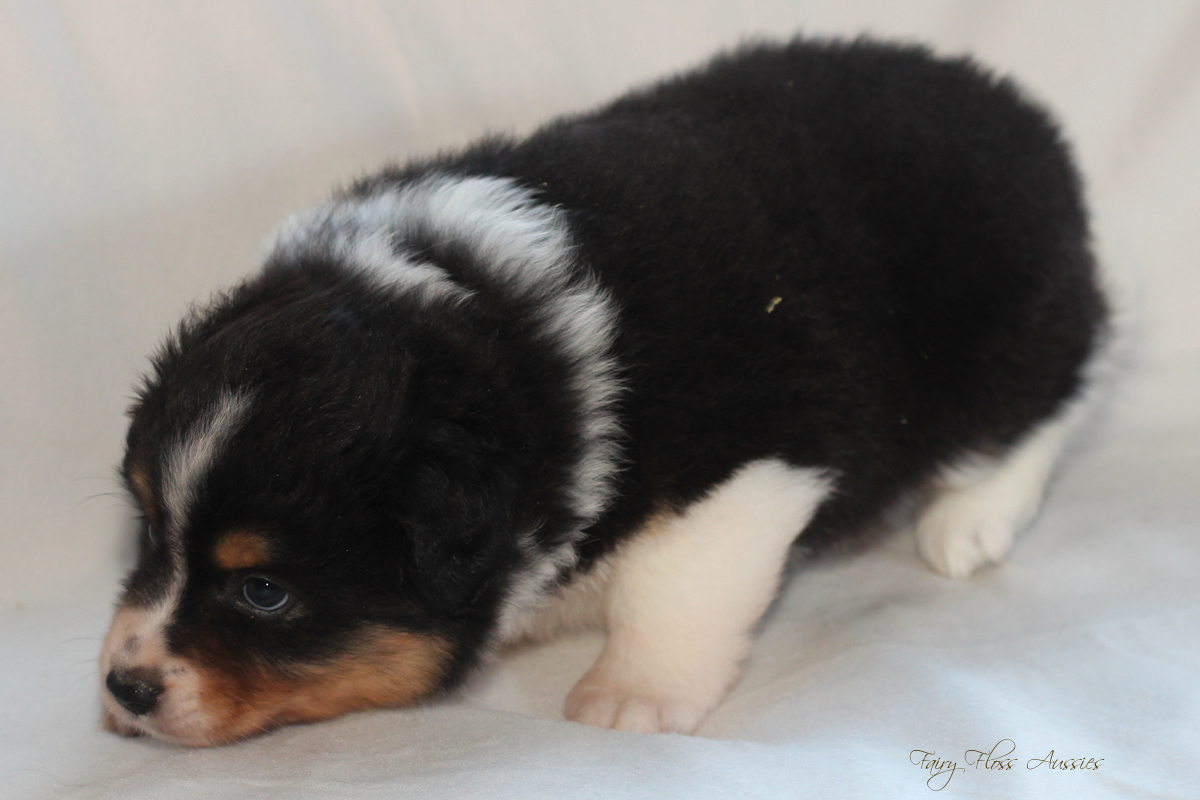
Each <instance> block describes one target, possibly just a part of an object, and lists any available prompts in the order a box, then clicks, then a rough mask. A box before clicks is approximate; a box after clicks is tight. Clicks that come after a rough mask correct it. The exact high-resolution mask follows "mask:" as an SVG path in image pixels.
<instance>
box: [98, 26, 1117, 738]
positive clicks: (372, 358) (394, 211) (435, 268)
mask: <svg viewBox="0 0 1200 800" xmlns="http://www.w3.org/2000/svg"><path fill="white" fill-rule="evenodd" d="M1106 316H1107V312H1106V301H1105V299H1104V296H1103V295H1102V292H1101V291H1100V289H1099V287H1098V281H1097V277H1096V275H1095V269H1094V264H1093V258H1092V256H1091V254H1090V252H1089V234H1088V222H1087V217H1086V213H1085V210H1084V208H1083V206H1082V203H1081V199H1080V183H1079V179H1078V177H1077V175H1076V172H1075V170H1074V168H1073V166H1072V164H1071V161H1070V158H1069V155H1068V152H1067V148H1066V146H1065V145H1064V143H1063V142H1062V140H1061V139H1060V136H1059V134H1058V132H1057V131H1056V129H1055V127H1054V125H1053V124H1052V123H1051V122H1050V121H1049V120H1048V118H1047V116H1046V114H1045V113H1044V112H1043V111H1041V110H1040V109H1039V108H1038V107H1037V106H1036V105H1034V104H1032V103H1031V102H1029V101H1028V100H1027V99H1025V98H1024V97H1023V96H1022V94H1021V93H1020V91H1019V90H1017V89H1016V88H1015V87H1014V86H1013V85H1012V84H1011V83H1009V82H1008V81H1005V80H998V79H996V78H994V77H991V76H990V75H989V74H987V73H986V72H984V71H982V70H981V69H979V68H978V67H976V66H975V65H973V64H972V63H971V62H970V61H967V60H962V59H959V60H940V59H937V58H934V57H932V56H931V55H930V54H929V53H928V52H927V51H925V50H922V49H919V48H915V47H897V46H890V45H883V44H878V43H872V42H869V41H856V42H853V43H836V42H812V41H795V42H792V43H791V44H788V45H784V46H775V45H759V46H752V47H746V48H743V49H741V50H738V51H737V52H735V53H732V54H730V55H725V56H722V57H719V58H717V59H716V60H715V61H713V62H712V63H711V64H709V65H707V66H706V67H704V68H703V69H700V70H699V71H696V72H692V73H689V74H686V75H684V76H682V77H678V78H674V79H671V80H667V81H665V82H663V83H660V84H658V85H656V86H653V87H652V88H649V89H646V90H643V91H638V92H634V93H632V94H630V95H627V96H625V97H623V98H621V99H619V100H617V101H616V102H614V103H612V104H611V105H608V106H606V107H604V108H602V109H601V110H599V111H597V112H595V113H590V114H584V115H582V116H576V117H570V118H566V119H561V120H558V121H555V122H552V123H551V124H549V125H547V126H546V127H544V128H542V129H540V130H539V131H537V132H536V133H534V134H533V135H532V136H530V137H528V138H527V139H524V140H521V141H510V140H508V139H489V140H486V141H484V142H481V143H479V144H478V145H476V146H474V147H471V148H468V149H467V150H465V151H463V152H461V153H458V154H455V155H448V156H442V157H438V158H435V159H433V160H430V161H427V162H423V163H416V164H412V165H409V166H407V167H404V168H400V169H390V170H386V171H384V172H383V173H381V174H379V175H377V176H375V177H372V178H369V179H367V180H363V181H361V182H359V183H358V184H356V185H354V186H353V187H352V188H350V189H349V190H348V191H345V192H343V193H341V194H339V195H337V196H336V197H335V198H334V199H333V200H332V201H330V202H329V203H328V204H326V205H324V206H321V207H319V208H317V209H315V210H313V211H310V212H308V213H304V214H301V215H299V216H296V217H294V218H292V219H291V220H290V221H288V222H287V223H286V224H285V225H284V226H283V228H282V230H281V232H280V233H279V234H278V236H277V238H276V240H275V241H274V244H273V245H272V247H271V249H270V251H269V254H268V255H267V257H266V264H265V267H264V269H263V270H262V272H261V273H259V274H258V275H257V276H255V277H253V278H251V279H250V280H248V281H247V282H246V283H244V284H242V285H240V286H238V287H237V288H235V289H233V290H232V291H230V292H228V293H227V294H224V295H222V296H220V297H219V298H217V299H216V300H215V302H213V303H212V304H211V306H210V307H208V308H207V309H206V310H204V311H203V312H200V313H198V314H195V315H193V317H191V318H190V319H188V320H187V321H185V322H184V323H183V324H182V325H181V326H180V329H179V331H178V333H177V334H176V335H175V336H174V337H173V338H172V339H171V340H170V341H169V342H168V343H167V344H166V345H165V347H164V348H163V349H162V351H161V352H160V353H159V354H158V356H157V357H156V358H155V360H154V368H153V372H152V374H151V375H150V376H149V377H148V378H147V380H146V382H145V385H144V386H143V387H142V389H141V392H140V396H139V399H138V401H137V403H136V405H135V407H134V408H133V410H132V424H131V427H130V430H129V436H128V451H127V455H126V457H125V462H124V467H123V473H124V476H125V478H126V480H127V482H128V485H129V488H130V490H131V492H132V493H133V495H134V496H135V497H136V499H137V501H138V503H139V504H140V506H141V508H142V510H143V513H144V515H145V518H146V525H145V529H144V535H143V537H142V543H141V546H140V556H139V561H138V564H137V566H136V569H135V570H134V571H133V573H132V574H131V576H130V577H129V579H128V582H127V584H126V590H125V593H124V595H123V597H122V599H121V601H120V604H119V607H118V610H117V613H116V618H115V620H114V622H113V625H112V629H111V631H110V633H109V635H108V638H107V640H106V642H105V644H104V648H103V653H102V656H101V659H100V671H101V679H102V681H103V682H104V683H105V689H104V690H103V695H104V704H105V709H106V715H107V719H108V722H109V724H110V725H111V726H112V727H113V728H115V729H117V730H119V731H122V732H126V733H146V734H150V735H153V736H156V737H159V738H161V739H165V740H168V741H173V742H179V743H184V744H214V743H220V742H226V741H231V740H235V739H238V738H240V737H244V736H247V735H249V734H253V733H255V732H257V731H260V730H263V729H266V728H270V727H272V726H276V725H280V724H284V723H289V722H298V721H306V720H314V719H321V718H325V717H330V716H333V715H337V714H341V713H344V712H347V711H351V710H355V709H362V708H367V707H384V706H401V705H406V704H411V703H414V702H416V701H419V700H421V699H423V698H426V697H429V696H432V695H436V694H437V693H440V692H444V691H445V690H447V689H450V688H452V687H454V686H455V685H457V684H459V683H460V682H461V681H462V679H463V678H464V676H465V675H467V674H468V672H469V671H470V670H471V668H472V667H473V666H475V665H476V664H477V663H479V661H480V659H481V656H482V655H483V654H485V653H487V652H490V651H493V650H494V649H495V648H497V647H498V646H500V645H503V644H504V643H507V642H512V641H515V640H518V639H521V638H523V637H530V636H533V637H540V636H548V635H551V634H552V633H553V632H555V631H558V630H563V629H564V628H572V627H576V628H577V627H583V626H599V627H601V628H603V629H604V630H605V631H606V632H607V636H608V638H607V643H606V645H605V647H604V650H603V653H602V654H601V655H600V657H599V659H598V660H597V661H596V663H595V665H594V666H593V667H592V668H591V669H590V670H589V671H588V672H587V674H586V675H584V676H583V678H582V679H581V680H580V681H579V683H578V685H577V686H576V687H575V689H574V690H573V691H572V692H571V694H570V696H569V697H568V698H567V702H566V715H567V717H569V718H570V719H573V720H578V721H580V722H585V723H588V724H592V725H599V726H608V727H614V728H622V729H630V730H639V731H684V732H690V731H693V730H695V729H696V727H697V726H698V725H699V724H700V722H701V721H702V720H703V719H704V718H705V715H706V714H708V712H709V711H711V710H712V709H713V708H714V707H715V706H716V705H717V704H718V703H719V702H720V701H721V698H722V696H723V695H724V694H725V692H726V690H727V689H728V688H729V686H730V685H731V683H732V682H733V681H734V680H735V679H736V676H737V674H738V668H739V663H740V662H741V661H742V660H743V659H744V658H745V657H746V655H747V653H748V651H749V649H750V635H751V631H752V629H753V628H754V626H755V623H756V621H757V620H758V619H759V617H760V615H761V614H762V613H763V611H764V609H765V608H766V607H767V606H768V604H769V603H770V602H771V600H772V597H773V596H774V594H775V591H776V589H777V586H778V584H779V581H780V575H781V570H782V568H783V565H784V563H785V561H786V560H787V559H788V557H789V552H790V551H791V550H792V549H793V545H794V544H795V543H796V542H797V541H799V542H800V544H801V545H802V546H804V547H806V548H808V549H810V550H813V551H816V550H820V549H822V548H826V547H828V546H830V545H835V544H837V543H839V542H844V541H846V540H847V537H849V536H850V535H852V534H853V533H854V532H856V531H861V530H863V529H864V528H865V527H867V526H869V525H871V523H873V522H874V521H876V520H877V519H878V517H879V516H880V515H881V513H882V512H884V511H885V510H886V509H888V508H889V507H890V506H892V505H893V504H894V503H896V502H897V500H898V499H900V498H902V497H905V496H912V495H913V494H914V493H916V492H924V496H925V497H927V498H928V499H927V505H926V506H925V507H924V510H923V512H921V514H920V515H919V518H918V522H917V527H916V538H917V544H918V547H919V548H920V552H921V554H922V555H923V556H924V557H925V559H926V560H927V561H928V562H929V563H930V565H932V566H933V568H934V569H936V570H938V571H939V572H942V573H945V574H947V575H952V576H965V575H967V574H969V573H971V572H972V571H973V570H974V569H975V568H976V567H978V566H980V565H981V564H983V563H985V562H989V561H996V560H998V559H1000V558H1001V557H1003V556H1004V555H1005V553H1006V551H1007V550H1008V549H1009V547H1010V545H1011V544H1012V540H1013V535H1014V534H1015V533H1016V532H1018V531H1019V530H1020V529H1021V527H1022V526H1024V525H1025V524H1026V523H1028V522H1029V521H1030V519H1031V517H1032V516H1033V514H1034V513H1035V511H1036V509H1037V507H1038V505H1039V501H1040V498H1041V495H1042V491H1043V486H1044V484H1045V482H1046V480H1047V476H1048V474H1049V473H1050V471H1051V467H1052V465H1053V463H1054V461H1055V458H1056V456H1057V455H1058V453H1059V451H1060V449H1061V446H1062V444H1063V441H1064V438H1065V437H1066V436H1067V434H1068V432H1069V431H1070V429H1071V428H1072V426H1073V425H1075V424H1076V423H1077V421H1078V419H1079V418H1080V416H1081V414H1080V413H1079V408H1080V407H1081V403H1080V402H1079V401H1080V398H1081V397H1082V395H1083V393H1084V391H1085V389H1086V383H1087V366H1088V363H1089V361H1090V360H1091V359H1092V358H1093V356H1094V355H1095V354H1096V352H1097V350H1098V347H1099V343H1100V341H1101V339H1102V337H1103V335H1104V331H1105V330H1106V327H1107V325H1106Z"/></svg>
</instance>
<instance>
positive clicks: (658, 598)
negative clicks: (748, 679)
mask: <svg viewBox="0 0 1200 800" xmlns="http://www.w3.org/2000/svg"><path fill="white" fill-rule="evenodd" d="M831 490H832V480H831V478H830V477H829V476H828V475H827V474H826V473H825V472H823V471H820V470H815V469H802V468H796V467H791V466H788V465H787V464H785V463H783V462H781V461H776V460H765V461H755V462H751V463H749V464H747V465H745V466H744V467H742V468H741V469H740V470H738V471H737V472H736V473H735V474H734V475H733V476H732V477H731V478H729V480H728V481H726V482H725V483H723V484H721V485H720V486H718V487H717V488H716V489H714V490H713V491H712V492H711V493H710V494H709V495H708V496H707V497H705V498H703V499H702V500H700V501H699V502H697V503H695V504H693V505H692V506H690V507H689V508H687V509H686V510H685V511H684V512H683V513H682V514H680V515H673V516H666V517H658V518H656V519H655V520H653V521H652V522H651V523H650V524H649V525H648V526H647V527H646V529H644V530H642V531H640V532H638V533H637V534H636V535H635V536H634V537H633V538H632V539H630V540H629V541H627V542H625V543H623V544H622V545H621V547H620V548H618V550H617V551H616V552H615V553H614V554H613V555H612V556H610V557H609V558H608V559H607V563H606V564H604V565H603V570H605V571H606V573H607V575H608V583H607V587H606V589H605V593H604V603H603V606H604V613H605V622H606V626H607V628H608V641H607V643H606V644H605V647H604V651H603V652H602V653H601V655H600V657H599V659H597V661H596V664H595V665H594V666H593V667H592V668H591V669H590V670H589V671H588V673H587V674H586V675H585V676H584V677H583V678H582V679H581V680H580V681H579V683H578V684H577V685H576V686H575V688H574V689H573V690H572V691H571V694H570V695H569V696H568V698H567V704H566V714H567V716H568V717H569V718H570V719H573V720H576V721H578V722H584V723H587V724H590V725H597V726H600V727H612V728H619V729H624V730H637V731H644V732H657V731H678V732H682V733H690V732H692V731H694V730H695V729H696V727H697V726H698V725H699V724H700V722H701V721H702V720H703V719H704V717H705V716H706V715H707V714H708V712H709V711H711V710H712V709H713V708H714V707H715V706H716V705H717V704H718V703H719V702H720V701H721V698H722V697H724V695H725V692H726V691H727V690H728V688H729V686H730V685H732V683H733V682H734V681H735V680H736V678H737V675H738V670H739V665H740V662H741V661H742V659H743V658H745V656H746V655H747V653H748V652H749V649H750V642H751V638H750V633H751V630H752V629H753V627H754V625H755V624H756V623H757V622H758V619H759V617H761V616H762V614H763V612H764V611H765V610H766V608H767V606H768V605H769V604H770V603H771V600H772V599H773V598H774V596H775V592H776V590H777V588H778V585H779V579H780V575H781V573H782V570H783V566H784V563H785V562H786V561H787V557H788V552H789V550H790V547H791V545H792V542H793V541H794V540H795V539H796V537H797V536H798V535H800V533H801V531H803V530H804V528H805V527H806V526H807V525H808V523H809V520H811V519H812V515H813V513H814V512H815V511H816V510H817V508H818V507H819V506H820V505H821V503H822V502H823V501H824V500H825V498H826V497H828V496H829V494H830V492H831ZM600 574H601V575H603V574H605V572H601V573H600ZM585 588H588V589H590V591H592V592H594V591H595V589H594V587H585ZM564 599H569V593H564ZM575 599H576V600H578V599H579V598H575ZM572 614H573V615H579V614H580V612H579V611H578V610H576V611H574V612H572ZM572 618H574V617H572Z"/></svg>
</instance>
